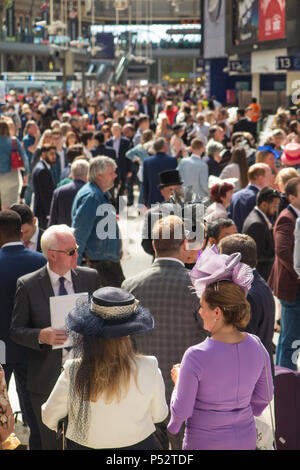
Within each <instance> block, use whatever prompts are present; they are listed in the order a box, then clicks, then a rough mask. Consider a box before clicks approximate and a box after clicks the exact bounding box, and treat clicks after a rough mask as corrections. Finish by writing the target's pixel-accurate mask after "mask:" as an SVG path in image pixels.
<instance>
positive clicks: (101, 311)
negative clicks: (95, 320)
mask: <svg viewBox="0 0 300 470" xmlns="http://www.w3.org/2000/svg"><path fill="white" fill-rule="evenodd" d="M138 304H139V301H138V300H137V299H134V302H133V304H130V305H124V306H123V307H122V306H114V307H103V306H102V305H97V304H95V302H94V301H93V300H91V312H93V313H95V314H96V315H99V316H100V317H101V318H103V320H118V319H122V318H128V317H130V315H132V313H134V312H136V311H137V309H138Z"/></svg>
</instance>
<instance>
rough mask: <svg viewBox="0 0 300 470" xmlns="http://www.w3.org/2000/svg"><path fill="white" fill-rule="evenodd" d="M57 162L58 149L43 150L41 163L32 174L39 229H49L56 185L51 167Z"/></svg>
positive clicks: (47, 148) (50, 147)
mask: <svg viewBox="0 0 300 470" xmlns="http://www.w3.org/2000/svg"><path fill="white" fill-rule="evenodd" d="M55 162H56V149H55V147H54V146H53V145H48V146H46V145H45V146H44V147H42V148H41V157H40V161H39V162H38V163H37V164H36V166H35V167H34V169H33V172H32V184H33V190H34V215H35V216H36V217H37V218H38V221H39V227H41V228H42V229H45V228H47V226H48V222H49V214H50V206H51V200H52V195H53V192H54V189H55V183H54V180H53V177H52V175H51V165H54V164H55Z"/></svg>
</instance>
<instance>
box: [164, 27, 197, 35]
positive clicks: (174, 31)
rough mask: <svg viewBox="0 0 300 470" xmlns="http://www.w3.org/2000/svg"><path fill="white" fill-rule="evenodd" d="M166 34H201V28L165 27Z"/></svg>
mask: <svg viewBox="0 0 300 470" xmlns="http://www.w3.org/2000/svg"><path fill="white" fill-rule="evenodd" d="M166 33H167V34H198V35H199V34H201V29H195V28H189V29H173V28H172V29H167V31H166Z"/></svg>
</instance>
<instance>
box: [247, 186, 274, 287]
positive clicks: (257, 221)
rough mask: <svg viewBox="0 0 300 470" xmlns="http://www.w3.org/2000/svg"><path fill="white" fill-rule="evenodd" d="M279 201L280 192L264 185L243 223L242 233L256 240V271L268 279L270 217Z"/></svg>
mask: <svg viewBox="0 0 300 470" xmlns="http://www.w3.org/2000/svg"><path fill="white" fill-rule="evenodd" d="M279 202H280V193H279V192H278V191H277V190H276V189H273V188H271V187H270V186H266V187H265V188H263V189H261V190H260V191H259V193H258V194H257V198H256V206H255V207H254V209H252V211H251V212H250V214H249V215H248V216H247V218H246V220H245V222H244V224H243V230H242V231H243V233H245V234H246V235H249V236H250V237H252V238H253V240H254V241H255V242H256V248H257V267H256V269H257V271H258V272H259V274H260V275H261V276H262V277H263V278H264V280H265V281H267V280H268V278H269V276H270V272H271V269H272V266H273V261H274V256H275V252H274V240H273V233H272V230H273V227H272V223H271V221H270V218H271V217H274V216H276V214H277V211H278V206H279Z"/></svg>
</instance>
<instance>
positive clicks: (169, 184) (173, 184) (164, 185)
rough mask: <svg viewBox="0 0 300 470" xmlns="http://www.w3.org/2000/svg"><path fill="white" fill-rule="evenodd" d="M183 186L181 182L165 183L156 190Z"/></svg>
mask: <svg viewBox="0 0 300 470" xmlns="http://www.w3.org/2000/svg"><path fill="white" fill-rule="evenodd" d="M182 184H183V181H174V182H173V183H172V182H171V183H166V184H159V185H158V186H157V189H162V188H167V187H168V186H177V185H178V186H179V185H182Z"/></svg>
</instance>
